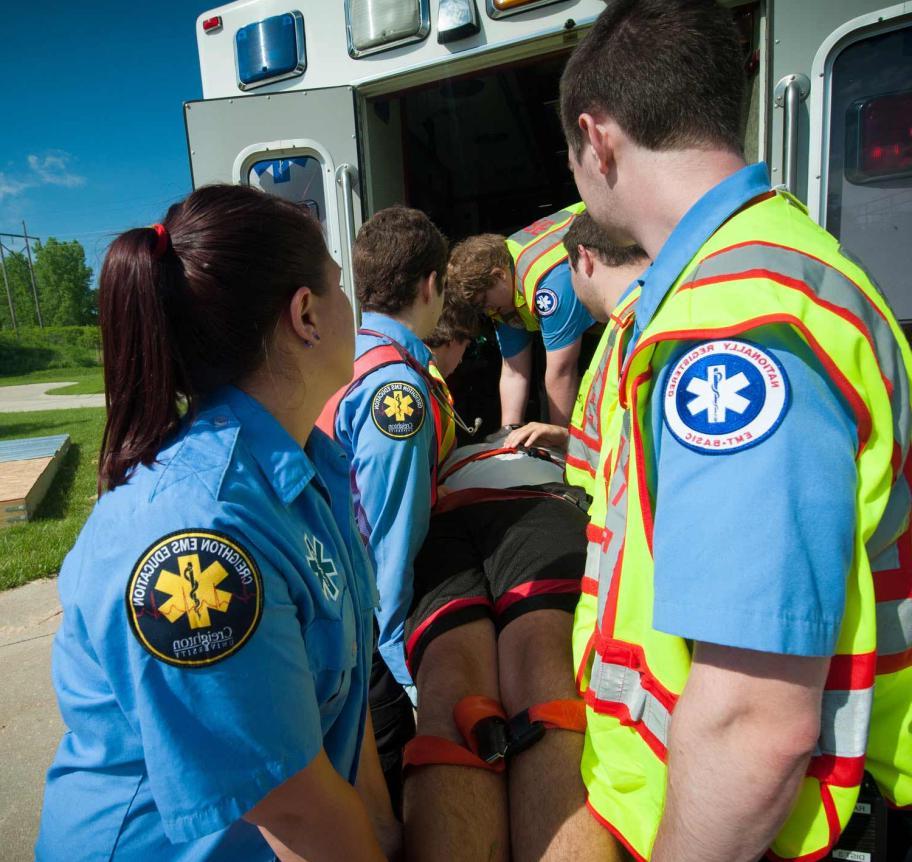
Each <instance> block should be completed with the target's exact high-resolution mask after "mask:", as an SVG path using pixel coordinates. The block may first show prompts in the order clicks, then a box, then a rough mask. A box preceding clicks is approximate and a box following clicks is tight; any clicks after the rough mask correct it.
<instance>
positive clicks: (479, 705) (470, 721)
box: [453, 694, 507, 751]
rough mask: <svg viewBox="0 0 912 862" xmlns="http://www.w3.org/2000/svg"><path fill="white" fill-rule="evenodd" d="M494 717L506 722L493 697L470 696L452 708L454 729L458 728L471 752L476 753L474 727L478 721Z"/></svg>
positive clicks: (505, 715)
mask: <svg viewBox="0 0 912 862" xmlns="http://www.w3.org/2000/svg"><path fill="white" fill-rule="evenodd" d="M494 716H497V717H498V718H502V719H503V720H504V721H506V720H507V714H506V713H505V712H504V710H503V707H502V706H501V705H500V704H499V703H498V702H497V701H496V700H494V698H493V697H484V696H483V695H480V694H470V695H468V697H464V698H463V699H462V700H460V701H459V703H457V704H456V706H454V707H453V720H454V721H455V722H456V727H458V728H459V732H460V733H461V734H462V738H463V739H464V740H465V741H466V745H468V746H469V748H471V749H472V751H477V747H476V744H475V734H474V730H475V725H476V724H478V722H479V721H483V720H484V719H486V718H492V717H494Z"/></svg>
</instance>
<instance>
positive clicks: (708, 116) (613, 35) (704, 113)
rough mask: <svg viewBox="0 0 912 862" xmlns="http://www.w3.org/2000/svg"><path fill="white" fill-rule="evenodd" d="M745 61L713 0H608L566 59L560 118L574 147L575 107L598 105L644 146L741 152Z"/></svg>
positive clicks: (578, 138) (578, 135)
mask: <svg viewBox="0 0 912 862" xmlns="http://www.w3.org/2000/svg"><path fill="white" fill-rule="evenodd" d="M744 81H745V75H744V58H743V56H742V51H741V46H740V43H739V39H738V33H737V30H736V28H735V24H734V22H733V19H732V15H731V12H729V11H728V10H727V9H723V8H722V7H721V6H719V5H718V4H717V3H716V2H715V0H606V8H605V11H604V12H602V14H601V15H599V17H598V19H597V20H596V22H595V25H594V26H593V28H592V30H591V31H590V32H589V34H588V35H587V36H586V38H585V39H583V41H582V42H580V44H579V46H578V47H577V49H576V50H575V51H574V52H573V55H572V56H571V57H570V59H569V60H568V62H567V66H566V68H565V69H564V73H563V75H562V76H561V84H560V110H561V123H562V124H563V127H564V134H565V136H566V138H567V144H568V145H569V147H570V148H571V149H572V151H573V152H574V153H575V154H577V155H578V154H579V152H580V148H581V147H582V143H583V140H582V132H581V130H580V128H579V124H578V120H579V116H580V114H585V113H593V112H603V113H605V114H607V115H608V116H610V117H611V118H612V119H614V120H615V121H616V122H617V123H618V124H619V125H620V126H621V128H622V129H623V130H624V131H625V132H626V133H627V134H628V135H629V136H630V138H631V139H632V140H633V141H634V142H635V143H637V144H639V145H640V146H643V147H646V148H648V149H651V150H670V149H675V148H684V147H706V146H713V145H715V146H723V147H726V148H730V149H732V150H733V151H735V152H740V151H741V102H742V99H743V95H744V90H745V87H744Z"/></svg>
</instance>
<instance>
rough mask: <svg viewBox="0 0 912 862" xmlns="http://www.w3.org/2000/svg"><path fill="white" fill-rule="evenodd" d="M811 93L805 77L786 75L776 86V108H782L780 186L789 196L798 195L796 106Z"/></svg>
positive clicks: (809, 83)
mask: <svg viewBox="0 0 912 862" xmlns="http://www.w3.org/2000/svg"><path fill="white" fill-rule="evenodd" d="M810 92H811V82H810V81H809V80H808V78H807V76H806V75H801V74H798V75H786V76H785V77H784V78H782V80H780V81H779V83H778V84H776V90H775V93H774V95H775V99H776V107H778V108H783V109H784V111H785V113H784V116H783V118H782V185H783V186H784V187H785V190H786V191H787V192H789V193H790V194H793V195H796V194H797V193H798V106H799V105H800V104H801V103H802V102H803V101H804V100H805V99H806V98H807V97H808V94H809V93H810Z"/></svg>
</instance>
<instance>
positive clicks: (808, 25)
mask: <svg viewBox="0 0 912 862" xmlns="http://www.w3.org/2000/svg"><path fill="white" fill-rule="evenodd" d="M726 5H728V6H730V7H731V12H732V15H733V16H734V18H735V21H736V22H737V25H738V29H739V31H740V33H741V34H742V38H743V45H744V63H745V69H746V71H747V74H748V76H749V81H750V100H749V103H748V105H747V106H746V110H745V117H744V148H745V152H746V155H747V158H748V160H750V161H753V160H757V159H763V160H765V161H766V162H767V163H768V164H769V166H770V170H771V173H772V177H773V182H774V184H782V185H784V186H786V187H788V188H789V189H790V190H791V191H793V192H794V193H795V194H796V195H797V196H798V197H799V198H800V199H801V200H802V201H804V202H805V203H806V204H807V206H808V208H809V209H810V212H811V214H812V216H813V217H814V218H815V219H816V220H817V221H818V222H820V223H821V224H823V225H824V226H825V227H826V228H827V230H829V231H830V232H831V233H833V234H835V235H836V236H837V237H839V238H840V240H841V241H842V243H843V245H844V247H845V248H846V249H847V250H848V251H849V252H851V253H853V254H855V255H857V256H858V257H860V258H861V259H862V260H864V261H865V263H866V265H867V267H868V268H869V269H870V270H871V271H872V272H873V274H874V276H875V277H876V279H877V280H878V282H879V284H880V286H881V288H882V289H883V291H884V292H885V293H886V295H887V297H888V298H889V300H890V302H891V304H892V306H893V308H894V310H895V311H896V313H897V316H898V317H899V318H900V319H901V320H903V321H910V322H912V285H910V284H909V273H912V2H904V3H894V4H889V5H884V4H883V2H880V0H760V2H756V0H754V2H738V0H728V2H727V3H726ZM603 8H604V4H603V2H602V0H238V2H235V3H230V4H228V5H225V6H220V7H217V8H214V9H212V10H211V11H208V12H205V13H204V14H203V15H201V16H200V17H199V19H198V20H197V22H196V34H197V43H198V48H199V60H200V71H201V74H202V88H203V97H204V98H203V99H202V100H201V101H193V102H187V103H186V104H185V105H184V115H185V120H186V129H187V141H188V146H189V151H190V165H191V170H192V176H193V185H194V187H198V186H200V185H204V184H206V183H212V182H231V183H247V184H249V185H252V186H257V187H259V188H262V189H265V190H267V191H269V192H270V193H272V194H277V195H280V196H282V197H285V198H290V199H292V200H295V201H298V202H301V203H303V204H305V205H306V206H308V207H309V208H310V209H311V210H312V211H313V213H314V215H315V216H317V217H318V218H319V219H320V221H321V222H322V223H323V225H324V228H325V232H326V237H327V240H328V243H329V245H330V248H331V251H332V253H333V255H334V257H335V258H336V260H337V261H338V263H339V264H340V265H341V266H342V269H343V273H344V284H345V287H346V290H347V291H348V292H349V294H350V295H351V296H352V298H354V297H353V291H352V278H351V246H352V242H353V239H354V236H355V233H356V232H357V229H358V227H359V225H360V224H361V222H362V220H364V219H366V218H368V217H369V216H370V215H371V214H372V213H374V212H376V211H377V210H379V209H381V208H383V207H385V206H388V205H390V204H393V203H405V204H407V205H409V206H414V207H418V208H420V209H422V210H424V211H425V212H427V213H428V214H429V215H430V216H431V218H432V219H433V220H434V222H435V223H436V224H437V225H438V226H439V227H440V228H441V230H443V231H444V233H445V234H446V235H447V236H448V237H449V238H450V239H451V240H458V239H460V238H461V237H464V236H467V235H469V234H473V233H478V232H480V231H497V232H501V233H506V234H509V233H511V232H512V231H514V230H517V229H519V228H520V227H522V226H524V225H527V224H530V223H532V222H534V221H535V220H536V219H537V218H538V217H540V216H543V215H547V214H549V213H552V212H554V211H556V210H559V209H560V208H561V207H563V206H564V205H566V204H568V203H571V202H573V201H576V200H578V199H579V196H578V194H577V192H576V189H575V187H574V184H573V179H572V176H571V175H570V173H569V171H568V169H567V153H566V145H565V143H564V140H563V136H562V133H561V128H560V123H559V121H558V116H557V101H558V81H559V78H560V74H561V71H562V69H563V66H564V63H565V62H566V59H567V57H568V56H569V54H570V52H571V51H572V50H573V48H574V47H575V46H576V45H577V43H578V42H579V40H580V39H582V38H583V36H585V34H586V32H587V30H588V29H589V28H590V27H591V25H592V23H593V22H594V20H595V19H596V17H597V16H598V14H599V12H600V11H601V10H602V9H603Z"/></svg>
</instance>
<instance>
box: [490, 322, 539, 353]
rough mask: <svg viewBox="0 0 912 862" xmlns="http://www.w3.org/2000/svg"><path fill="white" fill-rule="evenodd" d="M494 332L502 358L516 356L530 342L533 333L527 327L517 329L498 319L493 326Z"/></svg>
mask: <svg viewBox="0 0 912 862" xmlns="http://www.w3.org/2000/svg"><path fill="white" fill-rule="evenodd" d="M494 334H495V335H496V336H497V345H498V347H500V355H501V356H503V358H504V359H509V358H510V357H511V356H516V355H517V354H519V353H522V351H523V350H525V349H526V347H527V346H528V345H529V344H530V343H531V341H532V337H533V335H534V333H532V332H529V331H528V330H527V329H519V328H518V327H515V326H510V325H509V324H508V323H504V322H503V321H498V323H497V326H496V327H495V328H494Z"/></svg>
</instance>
